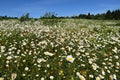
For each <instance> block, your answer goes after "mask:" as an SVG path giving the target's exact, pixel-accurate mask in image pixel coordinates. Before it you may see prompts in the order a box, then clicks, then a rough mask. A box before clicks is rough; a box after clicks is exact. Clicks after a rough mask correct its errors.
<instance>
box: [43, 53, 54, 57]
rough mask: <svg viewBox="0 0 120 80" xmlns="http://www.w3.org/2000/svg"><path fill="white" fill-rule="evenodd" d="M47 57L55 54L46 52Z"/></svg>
mask: <svg viewBox="0 0 120 80" xmlns="http://www.w3.org/2000/svg"><path fill="white" fill-rule="evenodd" d="M44 54H45V55H48V56H53V55H54V54H52V53H50V52H44Z"/></svg>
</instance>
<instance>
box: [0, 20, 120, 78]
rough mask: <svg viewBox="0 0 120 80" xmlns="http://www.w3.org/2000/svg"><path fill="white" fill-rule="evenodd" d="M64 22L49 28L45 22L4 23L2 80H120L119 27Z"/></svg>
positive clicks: (0, 39) (0, 51) (0, 46)
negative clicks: (97, 79) (98, 79)
mask: <svg viewBox="0 0 120 80" xmlns="http://www.w3.org/2000/svg"><path fill="white" fill-rule="evenodd" d="M62 21H63V22H57V24H56V23H55V25H49V24H47V26H46V24H45V25H44V24H43V22H42V21H35V22H30V21H28V22H24V23H19V22H18V21H14V20H13V21H0V23H1V24H2V25H0V77H1V78H4V80H10V79H11V78H13V77H15V79H16V80H41V79H43V78H44V80H50V79H51V80H52V79H53V80H80V79H81V76H82V77H83V78H84V79H86V80H96V78H100V79H103V80H112V78H114V79H116V78H117V80H119V79H120V76H119V75H120V73H119V72H120V54H119V53H120V32H119V26H118V27H114V26H108V25H107V24H109V23H112V22H110V21H104V22H103V21H102V20H86V19H80V20H79V19H63V20H62ZM114 23H117V21H114ZM10 24H14V25H10ZM50 24H51V23H50ZM46 53H47V54H46ZM69 55H71V56H72V58H70V59H69V60H68V59H66V58H67V57H68V56H69ZM73 59H74V60H73ZM71 60H73V62H71ZM84 79H83V80H84ZM13 80H14V79H13ZM81 80H82V79H81Z"/></svg>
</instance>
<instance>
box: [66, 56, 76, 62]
mask: <svg viewBox="0 0 120 80" xmlns="http://www.w3.org/2000/svg"><path fill="white" fill-rule="evenodd" d="M66 60H67V61H69V62H71V63H73V61H74V60H75V58H73V57H72V55H68V56H67V57H66Z"/></svg>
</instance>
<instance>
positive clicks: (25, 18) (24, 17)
mask: <svg viewBox="0 0 120 80" xmlns="http://www.w3.org/2000/svg"><path fill="white" fill-rule="evenodd" d="M19 20H20V22H24V21H28V20H30V17H29V13H26V14H25V15H23V16H21V17H20V19H19Z"/></svg>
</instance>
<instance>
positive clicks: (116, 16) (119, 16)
mask: <svg viewBox="0 0 120 80" xmlns="http://www.w3.org/2000/svg"><path fill="white" fill-rule="evenodd" d="M66 18H70V19H101V20H102V19H106V20H120V9H116V10H113V11H111V10H108V11H106V12H105V13H101V14H91V13H88V14H79V15H77V16H57V14H56V13H55V12H46V13H45V14H44V15H43V16H42V17H40V19H66ZM4 19H19V20H20V21H21V22H23V21H27V20H31V19H35V20H36V19H39V18H30V16H29V13H26V14H25V15H22V16H21V17H20V18H18V17H8V16H0V20H4Z"/></svg>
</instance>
